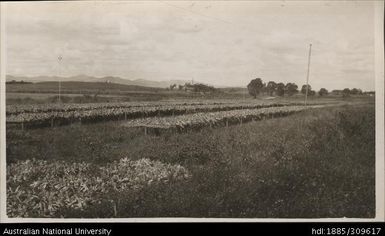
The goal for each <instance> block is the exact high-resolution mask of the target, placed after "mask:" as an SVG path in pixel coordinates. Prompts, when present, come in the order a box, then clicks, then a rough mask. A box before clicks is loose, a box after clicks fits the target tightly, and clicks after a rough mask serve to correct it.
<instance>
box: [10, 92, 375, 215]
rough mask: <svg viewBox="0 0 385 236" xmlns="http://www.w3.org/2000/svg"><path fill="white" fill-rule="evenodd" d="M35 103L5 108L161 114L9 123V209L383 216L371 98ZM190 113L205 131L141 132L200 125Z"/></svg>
mask: <svg viewBox="0 0 385 236" xmlns="http://www.w3.org/2000/svg"><path fill="white" fill-rule="evenodd" d="M177 101H178V100H177ZM250 101H253V102H250ZM257 101H258V102H257ZM240 106H241V108H242V109H240ZM33 107H34V108H35V110H31V109H29V107H28V106H7V118H8V115H18V114H35V113H36V114H40V113H42V112H45V113H47V112H55V113H58V112H67V111H71V112H73V111H76V112H79V111H82V109H83V111H87V112H89V111H93V110H98V109H99V110H108V109H116V107H118V109H138V108H140V109H142V110H143V109H149V108H151V109H154V112H153V114H152V115H151V116H148V117H142V115H141V116H138V117H124V116H123V119H118V120H114V119H112V120H105V121H104V122H98V123H89V124H85V125H83V124H80V123H74V124H72V125H66V126H59V125H54V126H53V127H34V128H25V129H20V127H19V126H12V125H10V126H7V130H6V138H7V150H6V152H7V214H8V216H9V217H75V218H78V217H87V218H93V217H225V218H226V217H235V218H237V217H241V218H242V217H243V218H245V217H246V218H266V217H268V218H302V217H303V218H319V217H364V218H370V217H374V214H375V194H374V187H375V185H374V177H375V176H374V166H375V165H374V164H375V149H374V144H375V136H374V131H375V129H374V124H375V120H374V117H375V115H374V110H375V109H374V102H373V100H370V99H368V98H364V99H339V100H338V99H329V100H328V99H317V100H316V99H314V100H312V101H311V103H310V104H309V106H308V107H307V108H306V109H305V108H304V107H303V106H302V105H299V104H298V101H296V100H294V99H293V100H289V101H285V102H284V101H280V100H272V101H267V100H249V101H247V102H245V101H243V102H240V101H235V100H204V101H187V100H180V101H178V102H176V101H167V102H147V103H145V102H140V103H136V102H131V103H100V104H77V105H76V104H68V105H65V106H55V105H47V104H42V105H39V106H33ZM170 107H174V108H173V109H175V107H176V108H178V107H179V109H180V110H183V111H184V112H180V113H177V112H176V113H175V110H174V114H172V112H170V110H169V109H170ZM63 108H64V110H65V111H63V110H60V111H58V110H57V109H63ZM181 108H183V109H181ZM197 108H200V110H199V109H197ZM47 109H48V110H47ZM55 109H56V110H55ZM202 109H203V111H204V112H202ZM159 110H160V111H163V112H164V113H163V115H162V114H160V113H159ZM186 110H189V112H186ZM125 111H127V110H125ZM165 111H167V112H166V113H165ZM120 114H123V115H124V113H120ZM265 114H268V115H265ZM198 118H199V119H198ZM240 118H242V119H244V120H243V121H244V122H239V121H240ZM126 119H127V120H126ZM186 120H188V121H189V122H190V124H199V125H198V126H199V127H200V128H199V129H195V128H190V129H186V130H185V132H174V131H173V129H169V130H168V132H161V133H156V135H153V134H152V133H151V132H149V133H144V132H143V129H142V128H143V127H150V126H152V127H153V126H154V124H155V123H156V124H158V125H161V127H162V128H169V127H174V126H177V125H180V122H181V121H182V123H183V124H182V126H184V127H194V126H193V125H188V124H187V125H186ZM226 120H227V121H230V124H231V125H226ZM187 123H188V122H187ZM130 124H131V125H130ZM132 124H134V125H132ZM164 124H167V125H164ZM219 124H220V125H219ZM133 126H139V127H133ZM157 127H158V128H159V127H160V126H157ZM47 137H49V138H47ZM337 180H338V181H337Z"/></svg>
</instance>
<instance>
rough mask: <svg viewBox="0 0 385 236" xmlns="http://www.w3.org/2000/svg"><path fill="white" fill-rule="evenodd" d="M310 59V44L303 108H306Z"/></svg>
mask: <svg viewBox="0 0 385 236" xmlns="http://www.w3.org/2000/svg"><path fill="white" fill-rule="evenodd" d="M310 57H311V44H310V46H309V58H308V63H307V75H306V94H305V108H306V104H307V95H308V92H309V91H308V90H309V72H310Z"/></svg>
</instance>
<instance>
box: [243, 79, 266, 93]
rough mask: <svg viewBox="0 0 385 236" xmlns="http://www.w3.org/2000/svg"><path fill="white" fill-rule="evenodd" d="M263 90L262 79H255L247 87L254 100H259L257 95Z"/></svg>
mask: <svg viewBox="0 0 385 236" xmlns="http://www.w3.org/2000/svg"><path fill="white" fill-rule="evenodd" d="M262 88H263V82H262V80H261V79H260V78H256V79H253V80H252V81H250V83H249V84H248V85H247V89H248V90H249V94H250V95H251V96H253V97H254V98H257V95H259V93H260V92H261V90H262Z"/></svg>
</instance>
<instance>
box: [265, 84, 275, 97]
mask: <svg viewBox="0 0 385 236" xmlns="http://www.w3.org/2000/svg"><path fill="white" fill-rule="evenodd" d="M266 88H267V92H268V93H269V95H270V96H273V93H274V92H275V90H276V89H277V83H275V82H274V81H269V83H267V86H266Z"/></svg>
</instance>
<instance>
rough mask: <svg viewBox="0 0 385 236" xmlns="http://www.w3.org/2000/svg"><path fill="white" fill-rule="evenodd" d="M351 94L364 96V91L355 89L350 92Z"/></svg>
mask: <svg viewBox="0 0 385 236" xmlns="http://www.w3.org/2000/svg"><path fill="white" fill-rule="evenodd" d="M350 94H353V95H362V90H361V89H357V88H353V89H352V90H351V91H350Z"/></svg>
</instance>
